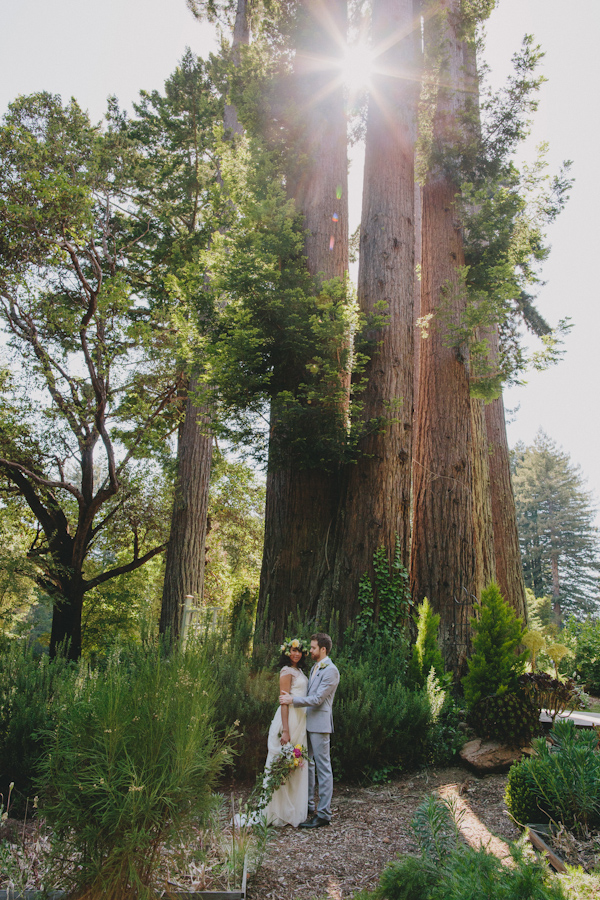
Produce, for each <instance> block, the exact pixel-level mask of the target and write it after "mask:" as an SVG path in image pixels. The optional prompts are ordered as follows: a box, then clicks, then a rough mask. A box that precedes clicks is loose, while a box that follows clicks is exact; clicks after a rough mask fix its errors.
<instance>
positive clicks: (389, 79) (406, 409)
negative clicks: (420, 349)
mask: <svg viewBox="0 0 600 900" xmlns="http://www.w3.org/2000/svg"><path fill="white" fill-rule="evenodd" d="M372 30H373V46H374V47H375V48H377V47H381V46H382V45H388V44H391V46H387V49H386V51H385V52H384V53H382V54H381V56H380V57H379V58H378V60H377V66H378V69H379V70H380V72H381V74H378V75H377V76H373V78H372V87H371V92H370V102H369V113H368V125H367V137H366V147H365V177H364V187H363V206H362V218H361V229H360V268H359V276H358V298H359V303H360V307H361V310H362V312H363V313H365V314H366V315H369V314H373V313H374V312H375V310H376V309H377V304H380V303H382V302H383V303H385V304H386V314H387V316H388V319H389V323H388V324H387V325H386V327H384V328H383V329H382V330H381V331H375V332H374V333H373V334H371V336H370V337H371V339H372V341H373V356H372V357H371V359H370V361H369V363H368V366H367V370H366V373H365V374H366V376H367V387H366V390H365V392H364V394H362V395H361V400H362V402H363V403H364V410H363V417H364V421H365V423H369V422H372V421H373V420H374V419H378V418H381V417H385V419H387V421H386V422H385V424H384V426H383V427H382V428H378V429H377V430H376V431H374V432H373V433H371V434H367V436H366V437H365V438H364V439H363V440H362V441H361V443H360V447H359V452H360V456H359V458H358V460H357V462H356V463H355V464H354V465H350V466H348V467H347V470H346V471H345V473H344V478H343V485H344V491H343V496H342V499H341V502H340V508H339V512H338V520H337V528H336V542H335V562H334V564H333V577H332V578H331V579H329V580H328V581H327V584H326V589H325V591H324V596H323V597H322V598H321V602H320V607H319V612H320V618H323V619H325V617H326V616H327V614H328V613H329V612H331V611H332V610H335V611H336V612H339V616H340V625H341V626H342V627H344V626H346V625H347V624H348V623H349V622H350V621H351V620H352V619H353V617H354V615H355V614H356V612H357V598H358V585H359V581H360V579H361V578H362V576H363V575H364V574H365V573H366V572H368V573H369V574H371V576H372V575H373V567H372V562H373V554H374V552H375V551H376V550H377V548H378V547H380V546H384V547H385V548H386V551H387V555H388V559H389V561H390V563H391V561H392V560H393V557H394V549H395V543H396V538H398V540H399V545H400V553H401V557H402V561H403V563H404V564H405V565H406V566H408V556H409V551H410V483H411V459H412V415H413V344H414V341H413V328H414V325H413V305H414V290H415V285H414V272H415V270H414V252H415V248H414V196H415V187H414V138H415V127H416V121H415V120H416V115H415V113H416V99H417V93H416V87H415V81H414V71H415V32H414V20H413V9H412V0H375V2H374V3H373V26H372ZM390 35H393V36H394V41H393V43H392V42H391V40H390ZM419 37H420V30H419ZM411 76H413V77H411ZM394 404H396V406H394Z"/></svg>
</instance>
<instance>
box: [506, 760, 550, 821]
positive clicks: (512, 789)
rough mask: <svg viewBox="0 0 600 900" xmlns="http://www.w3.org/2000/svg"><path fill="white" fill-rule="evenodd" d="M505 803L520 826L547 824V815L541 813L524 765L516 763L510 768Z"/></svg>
mask: <svg viewBox="0 0 600 900" xmlns="http://www.w3.org/2000/svg"><path fill="white" fill-rule="evenodd" d="M504 802H505V803H506V807H507V809H508V811H509V812H510V814H511V816H513V818H514V819H516V821H517V822H518V824H519V825H527V823H528V822H532V823H534V822H546V821H547V819H548V817H547V816H546V814H545V813H543V812H541V811H540V808H539V806H538V804H537V800H536V798H535V794H534V793H533V791H532V789H531V787H530V785H529V778H528V776H527V770H526V768H525V766H524V765H523V764H522V763H515V764H514V765H512V766H511V767H510V770H509V772H508V780H507V783H506V791H505V794H504Z"/></svg>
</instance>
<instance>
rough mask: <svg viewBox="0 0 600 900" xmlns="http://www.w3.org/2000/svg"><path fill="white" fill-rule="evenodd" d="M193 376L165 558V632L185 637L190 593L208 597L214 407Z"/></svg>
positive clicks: (181, 433) (162, 625) (162, 617)
mask: <svg viewBox="0 0 600 900" xmlns="http://www.w3.org/2000/svg"><path fill="white" fill-rule="evenodd" d="M196 386H197V382H196V378H195V377H194V376H192V377H191V378H190V379H189V383H188V388H187V397H186V407H185V416H184V419H183V421H182V423H181V425H180V427H179V434H178V439H177V477H176V482H175V497H174V500H173V510H172V513H171V532H170V536H169V544H168V546H167V557H166V562H165V580H164V584H163V596H162V607H161V612H160V626H159V628H160V633H161V634H166V633H167V632H170V635H171V637H172V638H173V639H177V638H178V637H179V633H180V629H181V620H182V614H183V605H184V602H185V597H186V595H191V596H193V597H195V598H196V599H198V600H199V599H200V598H201V597H202V589H203V585H204V562H205V546H204V545H205V542H206V524H207V520H208V489H209V485H210V467H211V459H212V435H211V434H210V428H209V418H208V410H207V409H206V408H204V407H199V406H197V405H196V402H195V397H194V391H195V389H196Z"/></svg>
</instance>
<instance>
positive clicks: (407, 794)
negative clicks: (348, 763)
mask: <svg viewBox="0 0 600 900" xmlns="http://www.w3.org/2000/svg"><path fill="white" fill-rule="evenodd" d="M505 786H506V776H505V775H489V776H487V777H486V778H482V779H479V778H476V777H475V776H473V775H468V774H467V773H466V772H465V770H464V769H461V768H450V769H440V770H439V771H438V772H424V773H419V774H416V775H407V776H405V777H404V778H400V779H398V780H396V781H393V782H391V783H390V784H388V785H382V786H372V787H368V788H357V787H346V786H344V785H336V788H335V792H334V798H333V821H332V825H331V827H330V828H319V829H317V830H315V831H309V832H306V831H303V830H302V829H298V830H294V829H293V828H290V827H287V828H284V829H277V831H276V836H275V838H274V839H273V840H272V841H271V842H270V844H269V847H268V850H267V855H266V858H265V861H264V864H263V867H262V869H261V870H260V872H259V873H258V876H257V877H256V878H255V879H254V882H253V883H252V884H251V885H250V887H249V890H248V898H249V900H314V898H319V900H321V898H322V900H325V898H327V900H347V898H350V897H352V895H353V894H354V893H355V892H356V891H358V890H359V889H361V888H372V887H375V885H376V884H377V881H378V878H379V874H380V872H381V870H382V869H383V868H384V866H385V865H386V864H387V863H388V862H390V860H392V859H394V857H395V856H397V855H398V854H399V853H407V852H409V853H410V852H415V851H416V849H417V848H416V845H415V842H414V839H413V838H412V835H411V833H410V829H409V824H410V820H411V818H412V816H413V814H414V811H415V809H416V808H417V806H418V805H419V804H420V803H421V801H422V800H423V799H424V798H425V797H426V796H427V795H428V794H430V793H433V792H434V791H440V792H441V793H444V794H445V795H446V796H455V797H457V798H458V799H457V802H458V804H459V805H460V807H461V808H462V809H463V810H464V818H463V829H464V832H465V837H466V839H467V840H468V842H469V843H471V844H473V845H474V846H477V845H480V844H481V843H483V844H486V845H487V844H488V843H489V844H490V850H491V851H492V852H495V853H497V855H498V856H500V857H504V856H505V855H506V854H507V852H508V848H507V846H506V843H505V841H508V840H514V839H516V838H517V837H518V830H517V828H516V827H515V826H514V825H513V824H512V822H511V820H510V819H509V817H508V815H507V813H506V811H505V806H504V801H503V797H504V790H505ZM490 842H491V843H490Z"/></svg>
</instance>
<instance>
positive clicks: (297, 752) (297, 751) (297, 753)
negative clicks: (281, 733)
mask: <svg viewBox="0 0 600 900" xmlns="http://www.w3.org/2000/svg"><path fill="white" fill-rule="evenodd" d="M294 756H296V757H299V756H302V747H301V746H300V744H296V746H295V747H294Z"/></svg>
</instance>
